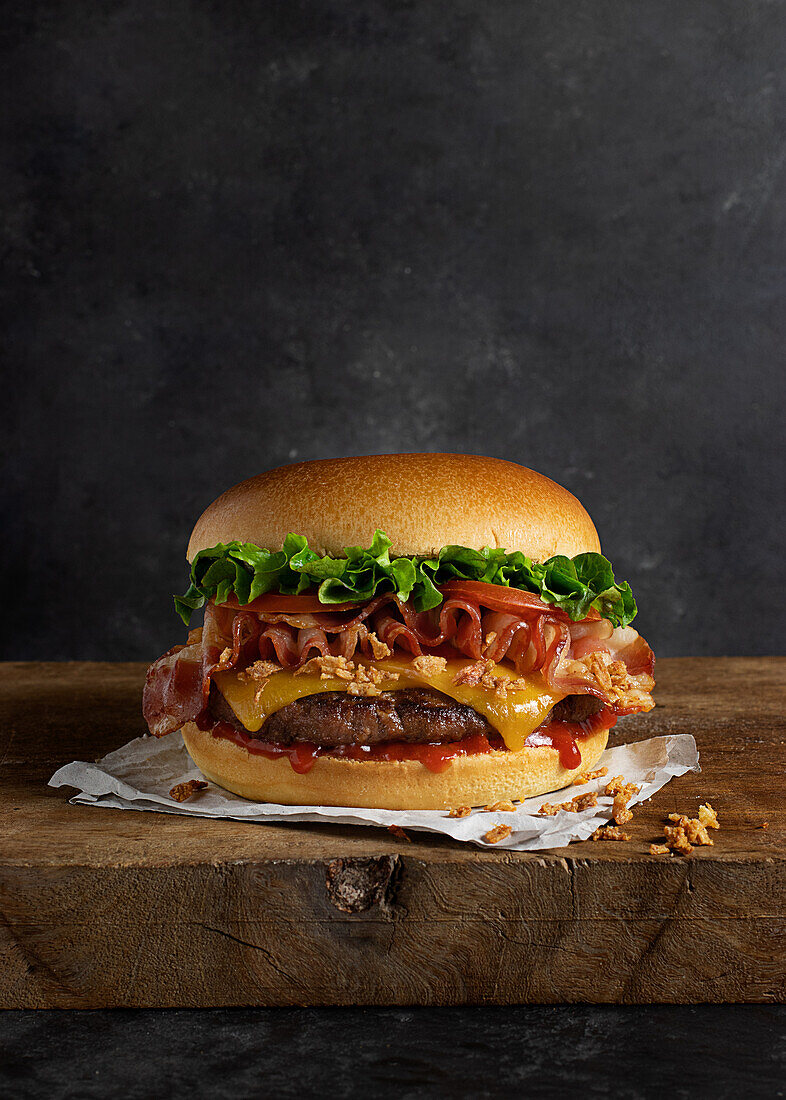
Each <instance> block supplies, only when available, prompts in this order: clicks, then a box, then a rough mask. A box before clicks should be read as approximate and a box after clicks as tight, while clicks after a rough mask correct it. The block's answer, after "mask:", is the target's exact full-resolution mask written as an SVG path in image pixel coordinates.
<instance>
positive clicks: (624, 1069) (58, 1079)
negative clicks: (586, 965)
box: [0, 1005, 786, 1100]
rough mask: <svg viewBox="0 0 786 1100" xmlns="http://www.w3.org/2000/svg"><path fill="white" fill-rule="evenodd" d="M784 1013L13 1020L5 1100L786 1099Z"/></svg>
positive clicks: (4, 1069) (345, 1013)
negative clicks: (251, 1099)
mask: <svg viewBox="0 0 786 1100" xmlns="http://www.w3.org/2000/svg"><path fill="white" fill-rule="evenodd" d="M785 1087H786V1009H784V1008H783V1006H771V1005H766V1006H765V1005H751V1006H736V1005H724V1006H704V1005H700V1006H693V1007H682V1006H674V1007H672V1006H655V1007H649V1006H648V1007H616V1006H602V1007H597V1006H586V1005H579V1006H577V1005H561V1006H556V1007H554V1006H551V1007H548V1006H547V1007H541V1006H519V1007H512V1008H456V1009H432V1008H423V1009H363V1008H352V1009H214V1010H206V1011H192V1010H172V1011H166V1010H145V1011H111V1012H110V1011H100V1012H6V1013H4V1014H3V1015H2V1016H0V1095H2V1096H6V1097H9V1098H10V1097H13V1098H14V1100H24V1098H27V1097H44V1096H45V1097H47V1098H48V1100H61V1098H75V1100H76V1098H79V1100H82V1098H84V1100H92V1098H94V1097H95V1098H98V1097H100V1098H102V1100H103V1098H105V1097H108V1096H111V1097H113V1098H124V1100H125V1098H129V1100H137V1098H146V1097H156V1096H166V1097H181V1096H182V1097H189V1098H191V1100H198V1098H200V1097H210V1098H211V1100H223V1098H229V1097H233V1098H234V1097H240V1096H264V1097H274V1098H279V1097H290V1096H291V1097H299V1098H303V1097H310V1096H328V1097H335V1098H343V1097H367V1096H368V1097H388V1096H390V1097H396V1098H397V1100H408V1098H411V1097H421V1096H449V1097H477V1098H485V1097H506V1098H507V1097H510V1098H511V1100H512V1098H514V1097H546V1098H550V1097H555V1098H557V1097H560V1098H561V1097H567V1096H571V1097H576V1098H582V1100H584V1098H591V1097H614V1098H615V1100H616V1098H625V1100H638V1098H640V1097H664V1098H669V1100H678V1098H683V1097H684V1098H686V1100H687V1098H690V1100H695V1098H697V1097H698V1098H702V1097H707V1098H708V1100H709V1098H712V1100H723V1098H725V1097H729V1098H731V1097H735V1098H736V1097H740V1098H744V1100H751V1098H755V1097H779V1096H783V1095H784V1089H785Z"/></svg>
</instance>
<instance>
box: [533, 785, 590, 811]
mask: <svg viewBox="0 0 786 1100" xmlns="http://www.w3.org/2000/svg"><path fill="white" fill-rule="evenodd" d="M597 804H598V796H597V795H596V794H595V793H594V791H589V792H588V793H587V794H577V795H576V797H575V798H572V799H571V800H570V802H559V803H558V804H556V805H554V804H552V803H551V802H544V803H543V805H542V806H541V807H540V809H539V810H538V812H537V815H536V816H538V817H554V815H555V814H557V813H559V811H560V810H566V811H567V812H568V813H569V814H578V813H581V811H582V810H586V809H589V808H590V807H591V806H597Z"/></svg>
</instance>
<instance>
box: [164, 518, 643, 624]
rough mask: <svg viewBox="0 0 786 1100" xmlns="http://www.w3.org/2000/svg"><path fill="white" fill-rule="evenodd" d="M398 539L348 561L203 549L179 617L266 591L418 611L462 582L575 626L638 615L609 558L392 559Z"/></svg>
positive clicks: (242, 547)
mask: <svg viewBox="0 0 786 1100" xmlns="http://www.w3.org/2000/svg"><path fill="white" fill-rule="evenodd" d="M391 545H392V544H391V541H390V539H389V538H388V537H387V535H386V534H385V533H384V531H376V532H375V534H374V539H373V541H372V543H371V546H370V547H368V549H364V548H363V547H362V546H348V547H346V548H345V550H344V556H343V557H341V558H334V557H331V556H329V555H325V556H320V555H319V554H317V553H316V552H315V551H314V550H312V549H311V548H310V547H309V545H308V541H307V540H306V539H305V538H303V536H302V535H291V534H290V535H287V537H286V539H285V540H284V545H283V547H282V548H281V550H275V551H273V550H263V549H262V548H261V547H259V546H255V545H254V544H253V543H249V542H229V543H219V544H218V545H217V546H211V547H210V548H209V549H207V550H200V551H199V553H198V554H197V555H196V557H195V558H194V561H193V563H192V565H191V583H190V584H189V586H188V589H187V591H186V592H185V593H184V594H183V595H182V596H176V597H175V608H176V610H177V613H178V614H179V615H180V617H181V618H182V619H183V622H184V623H185V624H186V625H188V622H189V620H190V618H191V615H192V614H193V612H194V611H196V610H197V609H198V608H200V607H203V606H204V605H205V603H206V602H207V601H208V600H210V599H212V600H215V602H216V603H225V602H226V600H227V599H228V598H229V596H230V595H235V596H236V597H237V601H238V603H239V604H241V605H244V604H248V603H251V601H252V600H255V599H256V597H257V596H261V595H263V594H264V593H265V592H283V593H285V594H287V595H291V594H296V593H300V592H306V591H308V590H314V589H316V591H317V593H318V595H319V600H320V602H321V603H323V604H325V605H330V604H337V603H345V602H347V601H349V600H370V599H371V598H372V596H376V595H379V594H380V593H384V592H394V593H395V594H396V595H397V596H398V597H399V599H401V600H412V601H413V603H414V605H415V608H416V609H417V610H418V611H430V610H431V609H432V608H435V607H438V606H439V605H440V604H441V603H442V593H441V591H440V586H441V585H443V584H445V583H446V581H449V580H451V579H452V578H454V577H458V578H460V579H462V580H471V581H485V582H486V583H487V584H499V585H503V586H504V587H506V588H517V589H520V590H521V591H524V592H533V593H535V594H536V595H538V596H540V598H541V599H542V600H544V601H545V602H546V603H549V604H553V605H554V606H555V607H559V608H560V609H561V610H562V611H564V612H565V613H566V614H567V615H569V616H570V618H571V619H573V620H574V621H578V620H580V619H584V618H586V617H587V615H588V614H589V612H590V610H591V609H593V608H594V609H595V610H596V611H597V612H598V613H599V614H600V615H601V616H602V618H604V619H608V620H609V621H610V622H611V623H612V624H613V625H614V626H627V625H628V623H630V622H631V621H632V620H633V618H634V617H635V615H636V601H635V600H634V598H633V593H632V592H631V590H630V585H629V584H628V583H627V582H625V581H623V582H618V581H617V580H615V577H614V572H613V570H612V568H611V563H610V562H609V561H608V560H607V559H606V558H604V557H603V555H602V554H578V555H577V556H576V557H575V558H567V557H564V556H563V555H561V554H558V555H557V556H556V557H553V558H549V560H548V561H545V562H534V561H532V560H531V559H530V558H528V557H527V556H526V554H522V553H521V552H520V551H518V550H517V551H514V552H513V553H510V554H509V553H508V552H507V551H506V550H501V549H492V548H491V547H489V546H484V547H483V549H482V550H472V549H470V548H469V547H467V546H443V547H442V549H441V550H440V551H439V554H438V555H437V556H436V557H435V558H424V557H401V558H393V559H392V560H391V557H390V547H391Z"/></svg>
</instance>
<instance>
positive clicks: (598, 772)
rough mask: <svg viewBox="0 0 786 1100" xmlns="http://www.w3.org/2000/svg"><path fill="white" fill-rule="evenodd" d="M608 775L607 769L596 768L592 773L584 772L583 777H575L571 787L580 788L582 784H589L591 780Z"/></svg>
mask: <svg viewBox="0 0 786 1100" xmlns="http://www.w3.org/2000/svg"><path fill="white" fill-rule="evenodd" d="M608 774H609V769H608V768H596V769H595V771H594V772H585V773H584V774H583V775H577V776H576V778H575V779H574V780H573V786H574V787H581V786H582V785H583V784H584V783H591V782H592V781H593V779H601V778H602V777H603V776H604V775H608Z"/></svg>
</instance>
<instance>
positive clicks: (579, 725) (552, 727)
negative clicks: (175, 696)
mask: <svg viewBox="0 0 786 1100" xmlns="http://www.w3.org/2000/svg"><path fill="white" fill-rule="evenodd" d="M616 721H617V718H616V715H615V714H614V712H613V710H611V708H609V707H604V709H603V710H601V711H599V712H598V713H597V714H594V715H593V716H592V717H591V718H587V719H586V720H585V721H583V722H549V723H548V725H545V726H540V727H539V728H538V729H536V730H535V731H534V732H533V733H531V734H530V735H529V737H528V738H527V740H526V742H525V744H526V745H527V746H529V747H530V748H532V747H538V746H541V745H544V746H548V747H549V748H553V749H556V750H557V751H558V752H559V761H560V764H562V766H563V768H578V767H579V765H580V764H581V749H580V748H579V745H578V742H579V741H580V740H582V739H583V738H585V737H589V736H590V735H591V734H593V733H597V732H598V730H602V729H611V727H612V726H613V725H614V723H615V722H616ZM198 724H199V726H200V729H210V730H211V732H212V734H213V736H214V737H223V738H225V739H226V740H227V741H232V742H234V744H235V745H238V746H239V747H240V748H241V749H246V751H247V752H250V753H251V754H252V756H266V757H267V758H268V759H269V760H276V759H278V757H280V756H285V757H287V759H288V760H289V763H290V764H291V765H292V769H293V771H296V772H298V774H300V775H305V773H306V772H308V771H311V769H312V768H313V767H314V761H315V760H316V759H317V757H319V756H334V757H339V758H341V759H344V760H419V761H420V763H421V764H422V765H423V767H424V768H428V770H429V771H430V772H444V771H445V770H446V769H447V768H449V767H450V765H451V763H452V761H453V760H454V759H455V758H456V757H457V756H474V755H476V754H478V753H486V752H503V751H506V750H505V742H504V741H503V740H502V738H501V737H499V736H498V735H496V734H491V735H489V736H486V734H483V733H477V734H474V735H473V736H472V737H465V738H464V740H463V741H453V742H451V743H450V744H444V745H439V744H427V745H409V744H407V743H406V742H405V741H386V742H383V744H381V745H341V746H339V747H338V748H335V749H323V748H320V746H319V745H311V744H309V742H308V741H295V742H294V744H292V745H279V744H277V743H276V742H275V741H260V740H259V738H258V737H249V736H248V734H245V733H241V731H240V730H236V729H235V728H234V727H233V726H230V725H229V723H228V722H216V723H215V724H213V725H212V726H211V725H210V724H209V722H206V721H204V719H203V720H202V721H201V722H199V723H198Z"/></svg>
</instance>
